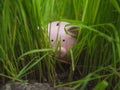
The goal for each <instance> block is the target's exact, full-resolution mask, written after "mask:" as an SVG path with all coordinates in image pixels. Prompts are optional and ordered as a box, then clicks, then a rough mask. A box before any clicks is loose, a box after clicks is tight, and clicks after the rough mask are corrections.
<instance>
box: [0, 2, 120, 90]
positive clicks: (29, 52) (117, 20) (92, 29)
mask: <svg viewBox="0 0 120 90" xmlns="http://www.w3.org/2000/svg"><path fill="white" fill-rule="evenodd" d="M0 12H1V13H0V31H1V32H0V76H1V77H0V83H1V84H4V83H6V82H8V81H20V82H26V80H28V81H29V80H36V81H38V82H48V83H51V84H52V85H53V86H54V87H61V86H71V87H72V88H73V89H78V88H79V89H80V90H85V89H86V88H92V89H93V90H99V89H100V90H105V89H107V90H119V89H120V87H119V85H120V26H119V24H120V0H64V1H61V0H59V1H58V0H16V1H14V0H1V1H0ZM58 20H60V21H65V22H69V23H70V24H69V25H74V26H77V27H78V36H77V37H76V39H77V44H76V45H74V46H73V48H72V49H71V50H70V55H71V63H70V64H66V63H64V62H60V60H59V59H58V58H56V57H55V53H56V52H54V49H53V48H51V45H50V40H49V37H48V32H47V25H48V23H50V22H52V21H58ZM66 67H67V68H66ZM61 70H62V72H66V71H68V72H69V74H68V75H67V78H66V81H64V80H61V78H59V74H61V73H58V72H59V71H61ZM89 85H91V86H89Z"/></svg>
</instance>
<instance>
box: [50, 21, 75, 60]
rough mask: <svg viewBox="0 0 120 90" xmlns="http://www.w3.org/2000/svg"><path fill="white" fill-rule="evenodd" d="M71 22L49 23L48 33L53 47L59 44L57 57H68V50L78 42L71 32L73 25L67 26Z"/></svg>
mask: <svg viewBox="0 0 120 90" xmlns="http://www.w3.org/2000/svg"><path fill="white" fill-rule="evenodd" d="M68 24H69V23H67V22H60V21H55V22H52V23H49V24H48V33H49V38H50V42H51V44H52V47H54V48H56V47H57V46H58V47H59V48H58V51H57V57H58V58H65V57H68V50H69V49H70V48H72V46H73V45H74V44H76V39H75V38H74V37H72V36H73V35H75V34H74V33H72V32H71V30H72V29H73V28H74V27H73V26H67V25H68Z"/></svg>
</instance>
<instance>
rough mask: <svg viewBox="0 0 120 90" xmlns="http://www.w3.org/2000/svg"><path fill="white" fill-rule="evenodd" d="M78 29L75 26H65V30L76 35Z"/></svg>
mask: <svg viewBox="0 0 120 90" xmlns="http://www.w3.org/2000/svg"><path fill="white" fill-rule="evenodd" d="M78 29H79V27H77V26H69V27H68V28H67V31H68V32H70V33H71V34H73V35H76V36H77V35H78Z"/></svg>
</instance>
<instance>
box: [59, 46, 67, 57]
mask: <svg viewBox="0 0 120 90" xmlns="http://www.w3.org/2000/svg"><path fill="white" fill-rule="evenodd" d="M66 55H67V50H66V49H65V48H64V47H60V48H59V49H58V52H57V57H58V58H64V57H65V56H66Z"/></svg>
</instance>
